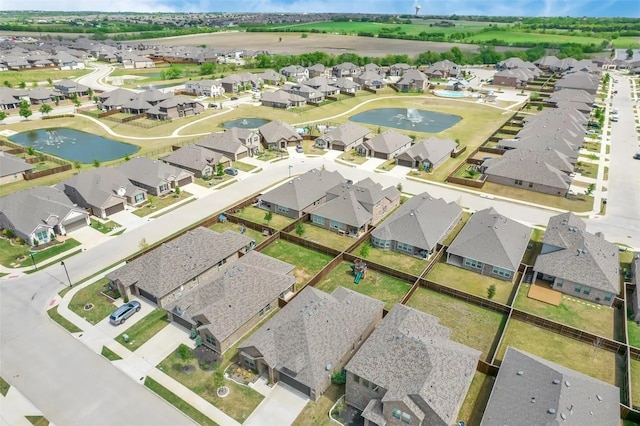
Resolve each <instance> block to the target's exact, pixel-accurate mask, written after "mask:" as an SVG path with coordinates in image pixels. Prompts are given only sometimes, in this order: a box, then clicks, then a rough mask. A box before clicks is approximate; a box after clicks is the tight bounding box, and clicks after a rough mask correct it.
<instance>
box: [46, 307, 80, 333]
mask: <svg viewBox="0 0 640 426" xmlns="http://www.w3.org/2000/svg"><path fill="white" fill-rule="evenodd" d="M47 315H49V318H51V319H52V320H54V321H55V322H57V323H58V324H60V325H61V326H62V327H63V328H64V329H65V330H67V331H68V332H69V333H80V332H81V331H82V330H81V329H79V328H78V327H76V325H75V324H74V323H72V322H71V321H69V320H68V319H66V318H65V317H63V316H62V315H60V313H58V307H57V306H56V307H55V308H51V309H49V310H48V311H47Z"/></svg>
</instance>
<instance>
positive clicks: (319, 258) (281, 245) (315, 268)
mask: <svg viewBox="0 0 640 426" xmlns="http://www.w3.org/2000/svg"><path fill="white" fill-rule="evenodd" d="M262 253H263V254H266V255H267V256H271V257H275V258H276V259H279V260H282V261H283V262H287V263H291V264H292V265H295V269H294V270H293V275H294V276H295V277H296V290H300V289H302V287H303V286H304V285H305V284H306V283H307V282H309V280H310V279H311V278H312V277H313V276H314V275H315V274H317V273H318V272H319V271H320V270H321V269H322V268H324V267H325V266H327V264H328V263H329V262H330V261H331V259H332V257H331V256H329V255H326V254H324V253H320V252H317V251H315V250H311V249H309V248H306V247H302V246H299V245H297V244H294V243H290V242H289V241H285V240H280V239H278V240H275V241H274V242H273V243H271V244H269V245H268V246H267V247H265V248H264V250H262Z"/></svg>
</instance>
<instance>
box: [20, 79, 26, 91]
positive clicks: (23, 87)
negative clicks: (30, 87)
mask: <svg viewBox="0 0 640 426" xmlns="http://www.w3.org/2000/svg"><path fill="white" fill-rule="evenodd" d="M18 87H19V88H21V89H26V88H27V83H25V82H24V81H21V82H20V83H18Z"/></svg>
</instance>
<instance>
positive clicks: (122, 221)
mask: <svg viewBox="0 0 640 426" xmlns="http://www.w3.org/2000/svg"><path fill="white" fill-rule="evenodd" d="M109 219H111V220H112V221H114V222H116V223H117V224H119V225H120V226H122V227H123V228H126V229H127V230H128V231H130V230H132V229H135V228H137V227H139V226H142V225H144V224H145V223H147V222H148V221H147V219H146V218H143V217H138V216H136V215H135V214H133V213H131V210H130V208H129V207H127V210H123V211H121V212H118V213H114V214H112V215H111V216H109Z"/></svg>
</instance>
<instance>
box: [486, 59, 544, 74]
mask: <svg viewBox="0 0 640 426" xmlns="http://www.w3.org/2000/svg"><path fill="white" fill-rule="evenodd" d="M520 68H523V69H529V70H536V69H538V67H536V66H535V64H534V63H532V62H529V61H525V60H523V59H522V58H519V57H517V56H513V57H511V58H507V59H505V60H504V61H501V62H498V63H497V64H496V69H497V70H498V71H503V70H514V69H520Z"/></svg>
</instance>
